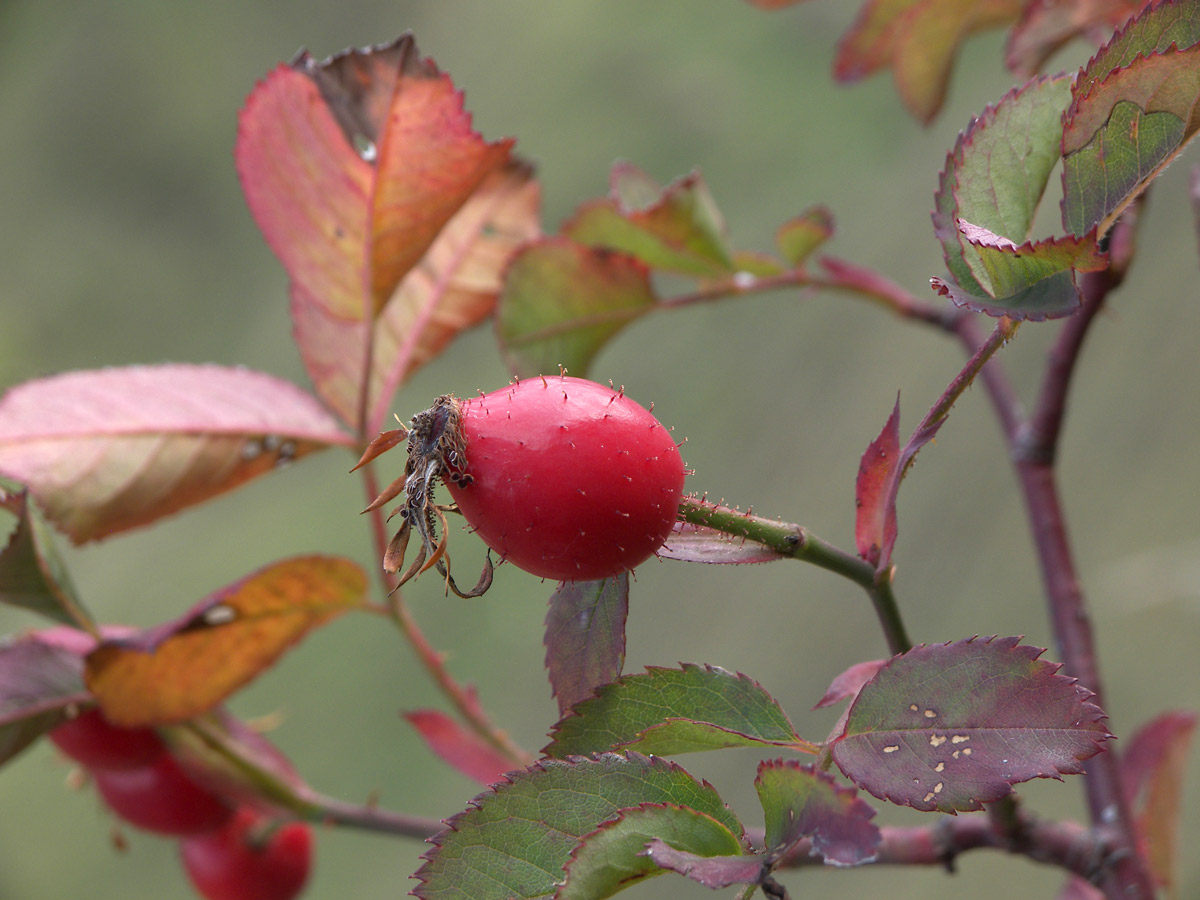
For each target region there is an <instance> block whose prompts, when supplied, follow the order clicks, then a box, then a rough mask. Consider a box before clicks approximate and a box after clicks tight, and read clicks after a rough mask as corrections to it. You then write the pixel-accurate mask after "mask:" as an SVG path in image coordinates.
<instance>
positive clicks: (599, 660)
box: [545, 572, 629, 715]
mask: <svg viewBox="0 0 1200 900" xmlns="http://www.w3.org/2000/svg"><path fill="white" fill-rule="evenodd" d="M628 615H629V573H627V572H623V573H622V574H620V575H618V576H616V577H615V578H604V579H601V580H600V581H564V582H563V583H562V584H560V585H559V586H558V588H557V590H555V592H554V593H553V594H551V595H550V609H549V610H548V611H547V613H546V637H545V643H546V669H547V670H548V671H549V673H550V685H551V687H552V688H553V691H554V698H555V699H556V700H557V701H558V712H559V715H563V714H564V713H566V711H567V710H569V709H570V708H571V707H572V706H574V705H575V704H576V703H579V702H580V701H581V700H586V699H587V698H588V697H591V696H592V694H593V692H594V691H595V690H596V688H598V687H600V686H601V685H605V684H608V683H609V682H610V681H615V680H616V679H617V677H618V676H619V675H620V674H621V666H622V665H624V663H625V619H626V617H627V616H628Z"/></svg>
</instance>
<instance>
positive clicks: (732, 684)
mask: <svg viewBox="0 0 1200 900" xmlns="http://www.w3.org/2000/svg"><path fill="white" fill-rule="evenodd" d="M551 738H552V740H551V742H550V743H549V744H548V745H547V746H546V747H544V748H543V750H542V752H543V753H544V754H546V755H547V756H552V757H557V758H560V759H561V758H565V757H567V756H572V755H575V754H586V753H596V752H600V751H603V750H609V749H615V748H634V749H636V750H638V752H640V753H653V754H658V755H662V756H665V755H670V754H674V753H688V752H692V751H697V750H717V749H721V748H723V747H747V746H756V745H757V746H761V745H763V744H769V745H773V746H783V747H793V748H797V749H801V748H805V747H807V746H808V745H807V742H805V741H803V740H802V739H801V738H799V737H798V736H797V735H796V733H795V730H794V729H793V728H792V725H791V723H790V722H789V721H788V718H787V716H786V715H784V713H783V710H782V709H780V708H779V704H778V703H777V702H776V701H775V699H774V698H773V697H772V696H771V695H770V694H768V693H767V692H766V691H765V690H763V689H762V687H760V686H759V685H758V684H757V683H756V682H754V681H751V680H750V679H749V678H747V677H746V676H745V675H736V674H734V673H732V672H729V671H726V670H725V669H721V668H719V667H717V666H697V665H688V664H685V665H683V666H682V667H681V668H679V669H665V668H659V667H657V666H652V667H649V668H647V669H646V672H645V674H643V675H626V676H624V677H622V678H620V679H619V680H617V681H615V682H613V683H612V684H608V685H605V686H604V687H602V688H600V689H599V690H598V691H596V697H595V698H594V699H592V700H585V701H584V702H583V703H580V704H579V705H577V706H576V707H575V708H574V711H573V712H572V714H571V715H569V716H567V717H565V718H563V719H561V720H559V722H558V723H557V724H556V725H555V726H554V729H553V730H552V731H551Z"/></svg>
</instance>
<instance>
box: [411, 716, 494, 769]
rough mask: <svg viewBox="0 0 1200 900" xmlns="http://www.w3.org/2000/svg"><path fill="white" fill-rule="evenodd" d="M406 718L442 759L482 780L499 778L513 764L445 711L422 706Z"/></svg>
mask: <svg viewBox="0 0 1200 900" xmlns="http://www.w3.org/2000/svg"><path fill="white" fill-rule="evenodd" d="M404 718H405V719H407V720H408V723H409V724H410V725H412V727H413V728H415V729H416V730H417V734H419V735H420V736H421V740H423V741H424V742H425V743H426V745H427V746H428V747H429V749H430V750H432V751H433V752H434V753H435V754H436V755H437V756H438V758H439V759H441V760H442V761H443V762H445V763H448V764H449V765H451V766H453V767H454V768H455V769H458V771H460V772H462V773H463V774H464V775H466V776H467V777H468V778H473V779H475V780H476V781H478V782H479V783H480V784H493V783H494V782H496V781H499V780H500V776H501V775H503V774H504V773H505V772H507V771H508V770H509V769H511V768H512V767H513V766H512V763H511V762H510V761H509V759H508V757H506V756H505V755H504V754H502V753H500V752H499V751H498V750H496V748H495V747H493V746H492V745H491V744H488V743H486V742H484V741H483V739H482V738H480V737H479V735H477V734H476V733H475V732H473V731H467V730H466V729H465V728H463V727H462V726H461V725H459V724H458V723H457V722H456V721H454V719H452V718H450V717H449V716H448V715H446V714H445V713H442V712H438V711H437V710H436V709H418V710H414V711H412V712H407V713H405V714H404Z"/></svg>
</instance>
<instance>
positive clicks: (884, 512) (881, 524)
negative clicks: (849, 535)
mask: <svg viewBox="0 0 1200 900" xmlns="http://www.w3.org/2000/svg"><path fill="white" fill-rule="evenodd" d="M900 474H901V473H900V398H899V397H897V398H896V405H895V406H894V407H893V408H892V414H891V415H890V416H889V417H888V420H887V422H886V423H884V426H883V431H881V432H879V437H877V438H875V440H873V441H871V443H870V444H869V445H868V446H867V449H866V452H865V453H863V455H862V460H861V461H860V462H859V464H858V479H857V480H856V481H855V485H854V487H855V490H854V503H855V507H856V508H857V514H856V517H855V524H854V543H855V545H856V546H857V547H858V555H859V556H861V557H862V558H863V559H865V560H866V561H867V562H869V563H871V564H872V565H878V564H879V561H880V560H881V559H887V558H888V557H889V556H890V555H891V548H892V545H893V544H894V543H895V542H896V491H895V484H896V482H897V481H898V480H899V478H900Z"/></svg>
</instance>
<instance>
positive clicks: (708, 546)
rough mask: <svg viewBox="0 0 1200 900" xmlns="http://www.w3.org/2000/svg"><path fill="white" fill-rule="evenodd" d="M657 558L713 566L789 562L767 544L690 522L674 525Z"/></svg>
mask: <svg viewBox="0 0 1200 900" xmlns="http://www.w3.org/2000/svg"><path fill="white" fill-rule="evenodd" d="M658 556H659V557H661V558H662V559H675V560H679V561H680V562H697V563H710V564H713V565H746V564H748V563H765V562H774V561H775V560H777V559H786V557H785V556H784V555H783V554H782V553H779V552H778V551H776V550H773V549H771V548H770V547H768V546H767V545H766V544H760V543H758V542H757V541H751V540H747V539H745V538H740V537H737V536H735V535H731V534H727V533H726V532H724V531H717V530H716V529H715V528H708V527H706V526H704V525H693V524H692V523H690V522H676V523H675V527H674V530H672V532H671V536H670V537H669V538H667V542H666V544H664V545H663V546H662V547H660V548H659V550H658Z"/></svg>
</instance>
